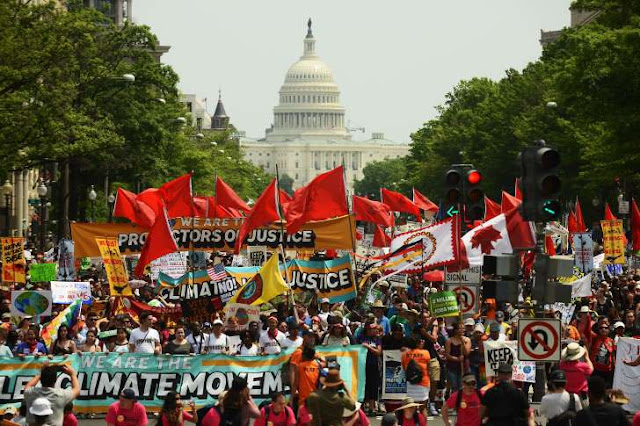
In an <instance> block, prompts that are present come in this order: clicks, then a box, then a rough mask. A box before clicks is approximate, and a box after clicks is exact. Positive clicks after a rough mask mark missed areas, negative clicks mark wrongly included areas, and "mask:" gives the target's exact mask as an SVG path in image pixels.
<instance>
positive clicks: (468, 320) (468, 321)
mask: <svg viewBox="0 0 640 426" xmlns="http://www.w3.org/2000/svg"><path fill="white" fill-rule="evenodd" d="M464 325H465V326H466V325H470V326H472V327H473V326H474V325H476V322H475V321H474V320H473V318H467V319H466V320H464Z"/></svg>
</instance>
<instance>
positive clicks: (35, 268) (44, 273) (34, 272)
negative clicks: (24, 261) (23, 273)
mask: <svg viewBox="0 0 640 426" xmlns="http://www.w3.org/2000/svg"><path fill="white" fill-rule="evenodd" d="M29 276H30V277H31V282H32V283H41V282H46V281H55V280H56V278H57V277H58V271H57V265H56V264H55V263H33V264H31V265H30V266H29Z"/></svg>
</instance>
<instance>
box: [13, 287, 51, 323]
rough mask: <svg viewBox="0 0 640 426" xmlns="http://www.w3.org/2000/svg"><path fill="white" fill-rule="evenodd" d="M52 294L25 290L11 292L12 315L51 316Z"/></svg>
mask: <svg viewBox="0 0 640 426" xmlns="http://www.w3.org/2000/svg"><path fill="white" fill-rule="evenodd" d="M51 304H52V302H51V292H50V291H35V290H23V291H12V292H11V306H9V308H10V310H11V315H13V316H16V317H25V316H29V315H30V316H32V317H41V316H44V317H46V316H49V315H51Z"/></svg>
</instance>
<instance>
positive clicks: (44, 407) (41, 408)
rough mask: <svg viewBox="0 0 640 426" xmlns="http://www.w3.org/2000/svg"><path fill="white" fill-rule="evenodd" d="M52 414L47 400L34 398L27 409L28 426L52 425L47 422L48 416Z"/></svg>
mask: <svg viewBox="0 0 640 426" xmlns="http://www.w3.org/2000/svg"><path fill="white" fill-rule="evenodd" d="M52 414H53V410H52V409H51V403H50V402H49V400H48V399H47V398H36V399H34V400H33V402H32V403H31V406H30V407H29V416H30V417H31V419H32V420H31V421H29V426H49V425H53V423H50V422H49V416H50V415H52Z"/></svg>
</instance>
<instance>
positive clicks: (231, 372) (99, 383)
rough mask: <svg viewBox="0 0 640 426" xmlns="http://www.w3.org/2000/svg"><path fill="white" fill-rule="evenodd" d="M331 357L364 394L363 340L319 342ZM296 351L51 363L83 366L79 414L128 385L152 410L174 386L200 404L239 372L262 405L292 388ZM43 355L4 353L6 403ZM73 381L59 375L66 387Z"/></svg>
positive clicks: (101, 405) (13, 401) (1, 384)
mask: <svg viewBox="0 0 640 426" xmlns="http://www.w3.org/2000/svg"><path fill="white" fill-rule="evenodd" d="M316 350H317V352H318V353H320V354H321V355H322V356H324V357H325V358H327V357H335V358H336V360H337V362H338V364H340V371H341V378H342V379H343V380H344V381H345V386H346V387H347V389H348V390H349V393H350V394H351V395H354V396H356V395H357V397H358V399H359V400H362V399H363V397H364V383H365V360H366V349H365V348H363V347H362V346H360V345H354V346H346V347H317V348H316ZM291 352H292V350H291V349H290V350H288V351H287V352H284V353H283V354H280V355H269V356H256V357H249V356H248V357H237V356H226V355H197V356H162V357H159V356H154V355H149V354H128V353H125V354H115V353H99V354H83V355H82V356H78V355H76V354H73V355H70V356H69V357H68V358H63V357H54V358H53V360H52V361H51V363H53V364H58V363H62V362H70V363H71V365H72V366H73V367H74V369H75V370H76V371H78V380H79V382H80V388H81V391H80V396H79V397H78V399H76V400H75V401H74V406H75V407H74V411H75V412H76V413H106V412H107V410H108V408H109V405H111V404H113V403H114V402H115V401H117V400H118V395H119V394H120V392H121V391H122V390H123V389H127V388H131V389H133V390H134V392H135V393H136V395H139V397H138V401H139V402H140V403H142V404H143V405H144V406H145V407H146V409H147V411H159V410H160V408H161V407H162V404H163V402H164V401H163V399H162V398H163V397H165V396H166V395H167V394H168V392H170V391H172V390H177V391H178V392H180V395H181V396H182V399H183V400H189V399H192V400H194V401H195V403H196V405H197V406H198V407H203V406H206V405H211V404H213V403H214V402H215V400H216V398H217V396H218V395H220V393H221V392H223V391H225V390H228V389H229V388H230V387H231V382H232V381H233V377H234V376H236V375H238V376H241V377H245V378H246V380H247V383H248V387H249V390H250V392H251V396H252V397H253V399H254V400H255V401H256V403H257V404H259V403H260V402H261V401H263V400H265V399H267V398H269V395H270V393H272V392H275V391H287V389H285V388H284V387H283V385H282V381H281V378H280V372H281V368H282V366H283V364H284V363H285V362H286V361H287V360H288V359H289V357H290V355H291ZM41 366H42V360H36V359H34V358H33V357H31V356H29V357H26V360H25V361H20V362H16V361H15V359H12V358H6V357H0V369H1V370H2V372H3V374H2V375H1V376H0V408H6V407H7V406H10V405H11V406H14V407H18V406H19V405H20V402H21V401H22V399H23V395H24V385H25V384H26V383H27V382H28V381H29V380H31V379H32V378H33V377H34V376H35V375H36V374H38V373H39V372H40V368H41ZM69 384H70V380H69V378H68V377H67V376H66V375H61V376H59V377H58V382H57V385H58V387H61V388H66V387H68V386H69Z"/></svg>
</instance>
